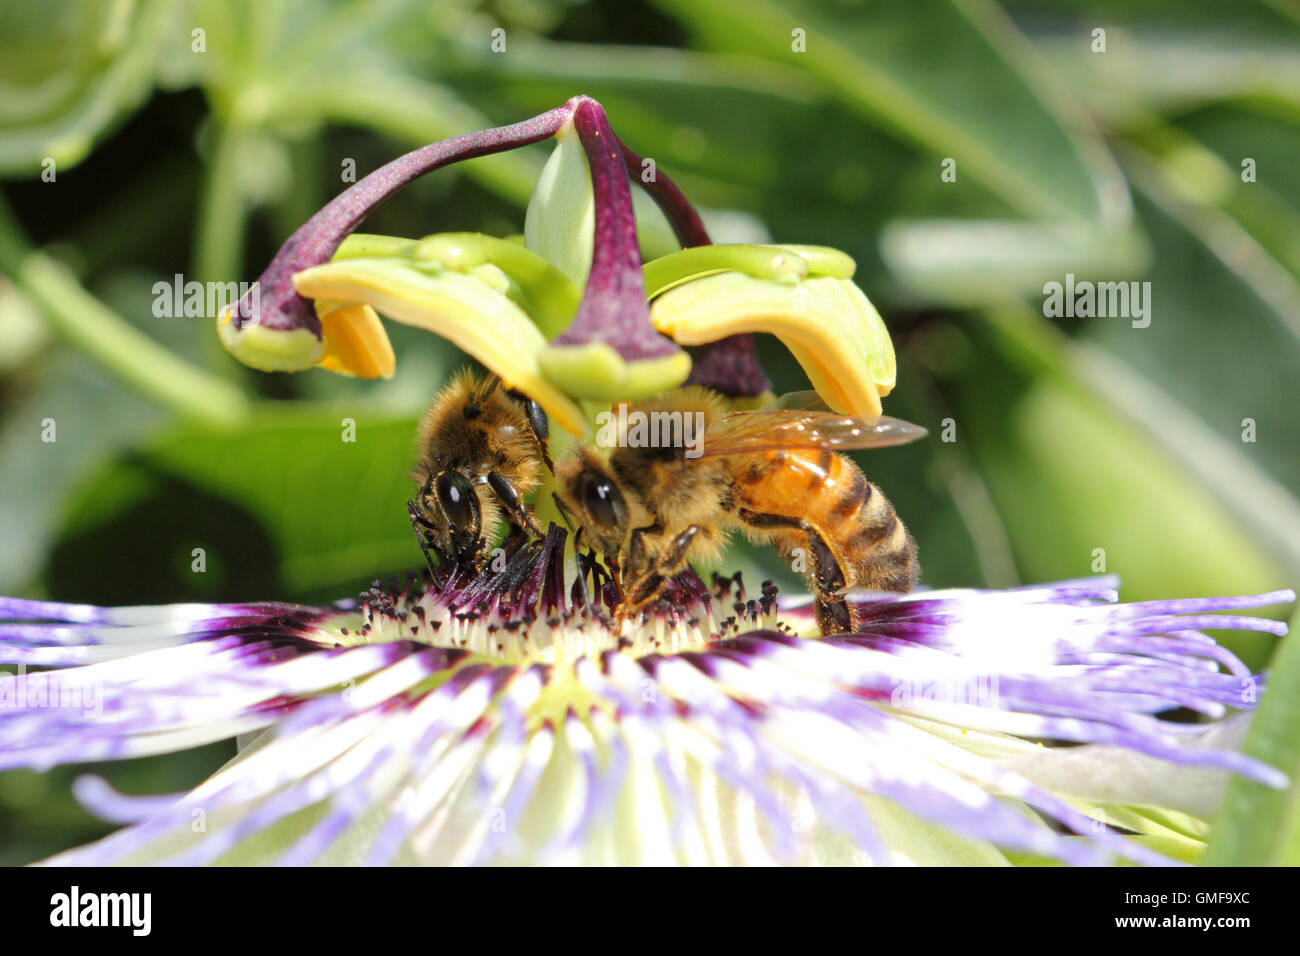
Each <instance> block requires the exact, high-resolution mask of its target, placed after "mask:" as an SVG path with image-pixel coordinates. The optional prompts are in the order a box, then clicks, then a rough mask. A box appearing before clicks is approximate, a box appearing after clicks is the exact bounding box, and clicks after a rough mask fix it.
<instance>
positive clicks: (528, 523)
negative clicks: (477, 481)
mask: <svg viewBox="0 0 1300 956" xmlns="http://www.w3.org/2000/svg"><path fill="white" fill-rule="evenodd" d="M487 478H488V487H489V488H491V489H492V493H493V494H495V495H496V496H497V500H498V501H500V502H501V504H502V505H503V506H504V507H505V509H506V514H508V515H510V520H511V521H513V522H514V523H515V524H516V525H517V526H518V527H520V528H523V529H524V530H525V531H527V532H528V533H529V534H530V535H532V536H533V537H535V538H540V537H541V536H542V531H541V529H540V528H538V527H537V522H536V521H534V520H533V516H532V513H531V512H530V511H529V510H528V506H527V505H526V504H524V499H523V497H522V496H521V495H520V494H519V491H518V489H517V488H515V486H514V485H512V484H511V483H510V481H509V480H508V479H506V478H504V477H502V476H501V475H499V474H497V473H496V472H495V471H490V472H488V476H487Z"/></svg>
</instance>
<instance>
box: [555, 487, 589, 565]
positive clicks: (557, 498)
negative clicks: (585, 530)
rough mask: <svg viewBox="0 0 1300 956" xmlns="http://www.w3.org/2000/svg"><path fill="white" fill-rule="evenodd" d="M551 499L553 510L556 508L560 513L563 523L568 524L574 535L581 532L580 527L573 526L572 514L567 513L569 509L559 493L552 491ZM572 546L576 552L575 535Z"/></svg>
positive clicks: (576, 542) (576, 540) (576, 541)
mask: <svg viewBox="0 0 1300 956" xmlns="http://www.w3.org/2000/svg"><path fill="white" fill-rule="evenodd" d="M551 500H553V501H554V502H555V510H557V511H558V512H559V513H560V517H561V518H563V519H564V523H565V524H566V525H568V526H569V530H570V531H572V532H574V534H575V535H578V534H581V533H582V529H581V528H577V527H575V526H574V524H573V516H572V515H570V514H569V509H568V508H566V507H565V505H564V502H563V501H562V500H560V496H559V494H557V493H556V492H554V491H552V492H551ZM573 547H574V552H575V553H577V547H578V539H577V538H576V537H575V538H574V539H573Z"/></svg>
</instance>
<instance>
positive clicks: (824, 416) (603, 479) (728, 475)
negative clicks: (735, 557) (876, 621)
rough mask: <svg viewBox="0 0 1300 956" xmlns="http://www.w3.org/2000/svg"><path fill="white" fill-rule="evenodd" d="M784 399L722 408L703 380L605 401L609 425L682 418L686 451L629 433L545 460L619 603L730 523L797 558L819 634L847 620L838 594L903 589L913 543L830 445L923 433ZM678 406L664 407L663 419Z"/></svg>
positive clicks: (653, 594) (909, 583) (703, 553)
mask: <svg viewBox="0 0 1300 956" xmlns="http://www.w3.org/2000/svg"><path fill="white" fill-rule="evenodd" d="M818 404H819V403H818V402H816V400H815V396H811V395H810V393H799V395H798V396H787V400H786V401H785V402H784V405H783V407H772V408H767V409H763V410H759V411H752V412H732V413H730V414H728V413H727V412H726V410H725V407H724V404H723V400H722V399H721V398H720V397H719V396H718V395H716V394H715V393H713V392H710V391H708V390H707V389H702V388H697V387H688V388H682V389H677V390H676V391H674V392H670V393H668V394H667V395H665V396H663V397H661V398H657V399H653V400H650V401H645V402H640V403H636V404H634V405H629V406H627V407H626V408H625V409H618V412H619V415H618V420H619V421H620V422H627V421H635V422H636V423H637V424H642V425H643V424H644V423H645V422H665V423H666V422H676V421H680V416H693V419H692V420H694V421H696V422H698V423H699V426H697V427H700V426H702V429H703V440H702V441H701V442H699V444H698V446H696V447H685V446H684V445H683V443H681V442H678V443H676V444H674V443H673V442H663V441H661V442H655V443H648V442H645V441H636V440H632V441H629V438H634V436H630V435H629V434H628V431H627V427H626V426H624V425H620V426H619V429H618V433H617V434H616V435H615V436H614V440H613V441H610V442H607V444H608V445H610V446H611V447H609V448H601V447H590V446H589V447H584V448H580V449H577V450H575V451H574V452H573V453H572V454H570V455H568V456H566V457H565V458H563V459H562V460H561V461H560V462H559V463H558V464H557V466H556V477H557V479H558V483H559V496H560V499H561V501H562V503H563V504H564V506H565V508H566V510H568V511H570V512H572V513H573V514H574V515H575V516H576V518H577V521H578V523H579V525H580V526H581V529H582V532H583V535H584V536H585V538H586V540H587V541H588V542H590V543H591V544H592V545H593V547H595V548H596V549H597V550H598V551H600V552H602V553H603V554H604V556H605V559H606V562H607V563H608V564H609V565H610V567H611V570H612V571H613V572H614V573H615V574H616V575H617V577H618V579H619V580H620V582H621V585H622V588H623V603H622V606H621V607H620V613H622V614H627V613H632V612H635V611H638V610H640V609H641V608H643V607H645V606H646V605H647V604H648V603H650V602H651V601H653V600H655V599H656V598H657V597H658V595H659V593H660V591H661V590H662V589H663V586H664V584H665V583H666V582H667V580H668V579H669V578H671V577H672V576H673V575H674V574H677V573H678V572H680V571H681V570H682V569H683V568H684V567H685V566H686V564H687V562H688V561H692V560H705V561H709V560H715V559H716V558H717V556H718V555H719V552H720V550H721V549H722V547H723V546H724V545H725V543H726V540H727V537H728V536H729V534H730V533H731V532H732V531H736V530H738V531H740V532H742V533H743V534H745V535H746V536H748V537H749V538H750V539H752V540H754V541H759V542H768V543H771V544H773V545H775V547H776V548H777V550H778V551H779V552H780V553H781V554H782V555H783V556H785V557H786V558H788V559H796V560H797V559H803V560H804V562H805V563H804V569H805V571H806V573H807V576H808V580H809V584H810V585H811V587H812V589H813V592H814V594H815V597H816V611H817V623H818V625H819V626H820V627H821V629H822V632H823V633H824V634H834V633H843V632H847V631H851V630H853V629H854V627H855V626H856V624H857V621H856V620H855V619H854V612H853V610H852V606H851V605H850V604H849V603H848V602H847V601H846V600H845V596H844V592H845V591H847V590H849V589H853V588H865V589H870V590H880V591H910V590H911V589H912V588H913V587H914V586H915V585H916V581H917V578H918V576H919V572H920V566H919V564H918V562H917V557H916V544H915V542H914V541H913V540H912V536H911V535H910V534H909V533H908V531H907V529H906V528H905V527H904V526H903V522H902V521H901V520H899V518H898V515H897V514H895V512H894V508H893V506H892V505H890V503H889V501H888V500H887V499H886V498H885V496H884V495H883V494H882V493H881V491H880V489H879V488H877V487H876V486H875V485H873V484H871V482H869V481H867V479H866V478H865V477H864V476H863V474H862V471H861V470H860V469H859V468H858V466H857V465H856V464H854V463H853V461H852V460H851V459H849V458H846V457H844V456H843V455H840V454H838V453H837V450H848V449H858V448H878V447H882V446H886V445H896V444H901V443H903V442H908V441H914V440H915V439H917V438H920V437H922V436H923V435H925V434H926V432H925V429H923V428H921V427H920V426H917V425H912V424H910V423H908V422H904V421H900V420H899V419H894V418H888V417H882V418H881V419H879V420H878V421H875V422H867V421H863V420H861V419H856V418H850V417H845V416H843V415H839V414H837V413H835V412H831V411H829V410H826V409H825V408H824V406H822V407H820V408H818V407H816V406H817V405H818ZM674 416H677V417H674Z"/></svg>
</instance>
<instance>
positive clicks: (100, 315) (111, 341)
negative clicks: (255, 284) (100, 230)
mask: <svg viewBox="0 0 1300 956" xmlns="http://www.w3.org/2000/svg"><path fill="white" fill-rule="evenodd" d="M0 270H2V271H3V272H4V273H5V274H6V275H7V276H9V278H10V279H11V280H12V281H13V283H14V285H15V286H17V287H18V289H19V290H20V291H21V292H22V293H23V294H24V295H26V296H27V297H28V298H29V299H31V301H32V302H33V303H34V304H35V305H36V306H37V307H38V308H39V309H40V310H41V313H42V314H43V315H44V316H45V318H46V320H47V321H48V322H49V323H50V325H51V326H52V327H53V328H54V330H55V331H56V332H57V333H58V334H59V335H61V336H62V337H63V338H64V339H65V340H67V342H68V343H69V344H71V345H73V346H74V347H76V348H78V349H81V350H82V351H83V352H85V353H86V354H87V355H89V356H90V357H91V358H93V359H95V360H96V361H97V362H99V363H100V364H101V365H103V366H104V367H105V368H106V369H108V370H109V371H110V372H112V373H113V374H114V375H116V376H117V377H118V378H120V379H121V380H122V381H123V382H125V383H126V384H127V385H129V386H131V387H132V388H134V389H136V390H137V391H139V392H140V393H141V394H143V395H145V396H146V397H148V398H150V399H152V400H154V401H156V402H159V403H160V404H162V405H164V406H166V407H167V408H169V409H171V410H172V411H174V412H175V413H176V414H178V415H181V416H184V417H186V418H192V419H196V420H200V421H205V422H212V423H217V424H229V423H233V422H235V421H238V420H239V419H241V418H243V417H244V416H245V415H246V414H247V413H248V400H247V398H246V397H245V396H244V394H243V393H242V392H241V391H240V390H239V389H238V388H236V387H235V386H234V385H231V384H230V383H228V382H225V381H223V380H221V379H219V378H216V377H215V376H213V375H211V374H209V373H208V372H205V371H204V370H203V369H201V368H199V367H197V366H195V365H192V364H190V363H189V362H187V361H185V360H184V359H182V358H180V357H179V356H178V355H176V354H175V353H174V352H171V351H170V350H168V349H166V348H164V347H163V346H161V345H159V344H158V343H157V342H155V341H154V340H153V339H151V338H150V337H149V336H147V335H146V334H145V333H143V332H141V331H140V330H139V329H137V328H135V327H134V326H132V325H131V324H130V323H128V322H127V321H126V320H125V319H123V318H122V317H121V316H119V315H118V314H117V313H115V312H114V311H113V310H112V309H110V308H108V307H107V306H106V305H104V303H102V302H101V301H99V299H97V298H95V297H94V296H93V295H91V294H90V293H89V292H87V291H86V290H85V289H84V288H83V287H82V285H81V283H80V282H78V281H77V279H76V278H75V277H74V276H73V275H72V274H71V273H70V272H69V271H68V270H67V268H65V267H64V266H63V265H61V264H60V263H58V262H56V261H55V260H53V259H51V258H50V257H49V256H47V255H45V254H44V253H43V252H40V251H38V250H35V249H32V248H31V246H30V245H29V244H28V242H27V240H26V238H25V237H24V236H23V235H22V232H21V229H20V228H19V226H18V225H17V224H16V222H15V219H14V216H13V213H12V211H11V209H10V207H9V203H8V201H7V200H6V199H5V198H4V196H3V194H0Z"/></svg>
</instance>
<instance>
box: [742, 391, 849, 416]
mask: <svg viewBox="0 0 1300 956" xmlns="http://www.w3.org/2000/svg"><path fill="white" fill-rule="evenodd" d="M779 409H796V410H798V411H808V412H833V411H834V409H832V408H831V407H830V406H829V405H827V404H826V403H825V402H824V401H822V397H821V396H820V395H818V394H817V393H816V392H814V391H813V390H812V389H808V390H806V391H802V392H786V393H785V394H784V395H782V396H781V397H780V398H778V399H776V400H775V401H772V402H769V403H768V404H767V405H764V406H763V407H762V408H761V409H759V411H764V412H771V411H777V410H779Z"/></svg>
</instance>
